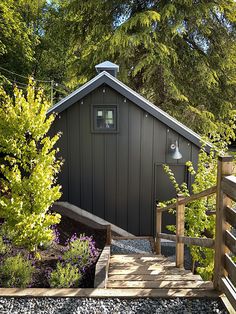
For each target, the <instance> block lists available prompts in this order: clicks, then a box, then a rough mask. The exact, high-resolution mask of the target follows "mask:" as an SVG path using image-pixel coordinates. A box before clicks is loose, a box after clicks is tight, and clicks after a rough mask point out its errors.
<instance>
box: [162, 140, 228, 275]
mask: <svg viewBox="0 0 236 314" xmlns="http://www.w3.org/2000/svg"><path fill="white" fill-rule="evenodd" d="M204 146H205V145H202V147H201V149H200V152H199V156H198V165H197V170H195V169H194V167H193V164H192V162H190V161H188V162H187V163H186V166H187V167H188V172H189V173H190V175H192V176H193V177H194V181H193V183H192V186H191V191H192V194H196V193H199V192H201V191H203V190H206V189H208V188H210V187H212V186H215V185H216V178H217V160H218V156H219V154H220V155H222V154H223V153H224V151H225V150H226V147H227V141H222V142H221V143H218V147H216V146H214V147H213V148H212V149H211V151H210V153H209V154H208V153H207V152H206V151H205V149H204ZM164 170H165V172H166V174H167V175H168V177H169V179H170V181H171V182H172V184H173V186H174V188H175V190H176V193H181V194H183V195H185V196H188V195H190V191H188V189H187V186H186V184H185V183H183V184H181V185H179V184H178V183H177V182H176V179H175V177H174V174H173V172H172V171H171V169H170V167H169V166H167V165H164ZM174 201H176V199H173V200H172V202H174ZM215 205H216V196H215V195H212V196H208V197H203V198H201V199H198V200H195V201H192V202H190V203H188V204H187V205H186V207H185V235H186V236H190V237H212V238H214V236H215V217H214V216H212V215H207V211H214V210H215ZM172 212H175V210H173V211H172ZM168 228H169V230H171V231H175V226H169V227H168ZM190 252H191V256H192V259H193V264H195V263H196V262H197V264H198V265H199V267H198V268H197V271H198V272H199V274H201V276H202V277H203V278H204V279H206V280H210V279H212V274H213V268H214V251H213V250H212V249H208V248H202V247H198V246H190Z"/></svg>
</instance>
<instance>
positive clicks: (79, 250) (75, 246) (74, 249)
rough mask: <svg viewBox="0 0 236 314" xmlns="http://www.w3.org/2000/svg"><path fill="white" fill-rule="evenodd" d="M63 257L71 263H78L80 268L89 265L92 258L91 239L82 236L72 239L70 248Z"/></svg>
mask: <svg viewBox="0 0 236 314" xmlns="http://www.w3.org/2000/svg"><path fill="white" fill-rule="evenodd" d="M62 258H63V259H64V260H65V261H66V262H67V263H71V264H76V265H77V266H78V267H79V268H80V269H82V268H84V267H85V266H87V265H88V262H89V259H90V249H89V241H88V240H81V239H80V238H78V239H75V240H72V241H70V243H69V248H68V250H67V251H65V252H64V254H63V256H62Z"/></svg>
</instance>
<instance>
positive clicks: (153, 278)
mask: <svg viewBox="0 0 236 314" xmlns="http://www.w3.org/2000/svg"><path fill="white" fill-rule="evenodd" d="M133 280H134V281H138V280H140V281H149V280H150V281H156V280H174V281H183V280H184V281H185V280H186V281H190V280H192V281H194V280H198V281H201V280H202V278H201V276H200V275H193V274H192V273H191V274H185V275H184V276H183V275H181V274H177V275H169V274H167V275H147V274H144V275H133V274H127V275H112V274H111V275H110V276H109V281H133Z"/></svg>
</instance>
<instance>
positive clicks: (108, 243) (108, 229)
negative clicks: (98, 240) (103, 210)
mask: <svg viewBox="0 0 236 314" xmlns="http://www.w3.org/2000/svg"><path fill="white" fill-rule="evenodd" d="M106 229H107V237H106V245H111V225H107V226H106Z"/></svg>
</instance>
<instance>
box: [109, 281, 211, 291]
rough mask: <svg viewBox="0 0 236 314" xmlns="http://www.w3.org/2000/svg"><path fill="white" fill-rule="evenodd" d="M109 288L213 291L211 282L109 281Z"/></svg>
mask: <svg viewBox="0 0 236 314" xmlns="http://www.w3.org/2000/svg"><path fill="white" fill-rule="evenodd" d="M107 287H108V288H113V289H114V288H116V289H117V288H120V289H122V288H132V289H133V288H140V289H166V288H168V289H213V284H212V282H211V281H203V280H199V281H197V280H195V281H185V280H183V281H172V280H170V281H167V280H156V281H139V280H138V281H119V280H118V281H108V284H107Z"/></svg>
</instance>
